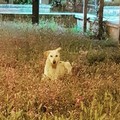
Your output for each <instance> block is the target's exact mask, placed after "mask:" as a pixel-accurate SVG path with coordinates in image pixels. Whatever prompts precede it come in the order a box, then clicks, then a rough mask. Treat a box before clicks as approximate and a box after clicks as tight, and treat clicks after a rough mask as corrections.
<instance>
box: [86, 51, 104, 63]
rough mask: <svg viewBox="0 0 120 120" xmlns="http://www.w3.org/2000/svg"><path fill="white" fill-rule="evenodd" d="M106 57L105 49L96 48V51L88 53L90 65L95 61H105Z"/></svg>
mask: <svg viewBox="0 0 120 120" xmlns="http://www.w3.org/2000/svg"><path fill="white" fill-rule="evenodd" d="M105 58H106V54H105V52H104V51H96V50H94V51H90V52H88V55H87V60H88V63H89V64H90V65H91V64H94V63H99V62H103V61H104V60H105Z"/></svg>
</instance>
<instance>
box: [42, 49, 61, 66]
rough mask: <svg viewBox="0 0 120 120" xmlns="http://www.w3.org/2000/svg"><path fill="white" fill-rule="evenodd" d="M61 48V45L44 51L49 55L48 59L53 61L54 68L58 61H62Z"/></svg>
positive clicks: (45, 54) (46, 55)
mask: <svg viewBox="0 0 120 120" xmlns="http://www.w3.org/2000/svg"><path fill="white" fill-rule="evenodd" d="M60 50H61V47H59V48H57V49H55V50H48V51H46V52H44V56H45V57H47V60H48V61H49V62H50V63H51V65H52V67H53V68H56V66H57V63H58V62H59V61H60Z"/></svg>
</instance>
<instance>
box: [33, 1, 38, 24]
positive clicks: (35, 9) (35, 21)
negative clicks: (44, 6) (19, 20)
mask: <svg viewBox="0 0 120 120" xmlns="http://www.w3.org/2000/svg"><path fill="white" fill-rule="evenodd" d="M32 24H39V0H33V1H32Z"/></svg>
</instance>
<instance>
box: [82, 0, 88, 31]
mask: <svg viewBox="0 0 120 120" xmlns="http://www.w3.org/2000/svg"><path fill="white" fill-rule="evenodd" d="M87 4H88V0H83V32H86V29H87Z"/></svg>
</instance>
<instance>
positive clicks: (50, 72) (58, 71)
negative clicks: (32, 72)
mask: <svg viewBox="0 0 120 120" xmlns="http://www.w3.org/2000/svg"><path fill="white" fill-rule="evenodd" d="M65 73H66V69H65V67H64V66H63V65H62V64H58V65H57V66H56V68H53V67H52V66H49V67H47V68H46V75H47V76H48V77H49V78H51V79H57V78H59V77H61V76H63V75H64V74H65Z"/></svg>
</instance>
